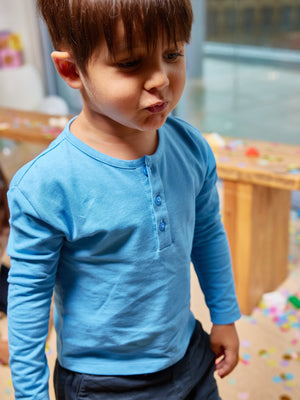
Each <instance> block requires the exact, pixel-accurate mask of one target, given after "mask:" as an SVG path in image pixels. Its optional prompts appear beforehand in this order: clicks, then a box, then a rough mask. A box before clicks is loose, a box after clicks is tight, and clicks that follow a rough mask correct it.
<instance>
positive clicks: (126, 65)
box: [117, 59, 141, 69]
mask: <svg viewBox="0 0 300 400" xmlns="http://www.w3.org/2000/svg"><path fill="white" fill-rule="evenodd" d="M140 63H141V62H140V60H138V59H137V60H128V61H124V62H118V63H117V66H118V67H119V68H121V69H134V68H137V67H138V66H139V65H140Z"/></svg>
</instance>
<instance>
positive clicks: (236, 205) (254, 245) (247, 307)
mask: <svg viewBox="0 0 300 400" xmlns="http://www.w3.org/2000/svg"><path fill="white" fill-rule="evenodd" d="M223 207H224V211H223V221H224V226H225V229H226V232H227V235H228V240H229V245H230V250H231V257H232V264H233V272H234V276H235V282H236V290H237V296H238V300H239V304H240V308H241V311H242V313H243V314H250V313H251V312H252V310H253V308H254V307H255V306H256V305H257V304H258V302H259V300H260V298H261V296H262V294H263V293H266V292H269V291H273V290H275V289H276V287H277V286H278V285H280V284H281V283H282V281H283V280H284V279H285V278H286V275H287V263H288V248H289V220H290V218H289V217H290V192H289V191H288V190H282V189H276V188H270V187H265V186H261V185H253V184H249V183H243V182H235V181H227V180H225V181H224V205H223Z"/></svg>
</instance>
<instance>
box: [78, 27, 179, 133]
mask: <svg viewBox="0 0 300 400" xmlns="http://www.w3.org/2000/svg"><path fill="white" fill-rule="evenodd" d="M123 37H124V32H123V29H122V25H121V24H120V25H119V27H118V31H117V37H116V43H117V46H116V57H115V59H114V58H113V57H112V55H111V54H110V53H109V51H108V48H107V46H106V44H103V45H102V46H101V47H100V49H99V51H97V52H96V53H95V56H94V57H93V59H92V60H91V61H90V62H89V63H88V65H87V74H86V75H83V74H80V79H81V82H82V86H81V93H82V96H83V103H84V111H85V112H86V113H88V115H89V118H90V119H91V118H92V119H93V121H94V122H95V123H96V124H97V127H98V128H99V129H102V130H105V129H106V130H108V131H110V132H112V130H114V131H116V132H118V133H119V134H120V133H123V132H124V133H126V132H127V131H131V132H132V131H148V132H149V131H154V130H157V129H158V128H160V127H161V126H162V125H163V124H164V122H165V121H166V118H167V116H168V114H169V113H170V112H171V111H172V110H173V109H174V108H175V106H176V105H177V103H178V102H179V100H180V97H181V95H182V92H183V89H184V85H185V75H186V68H185V42H178V43H177V45H176V46H175V45H174V44H173V43H172V44H168V41H167V40H165V41H163V40H162V39H161V40H159V41H158V43H157V47H156V48H155V50H153V51H152V52H151V54H149V52H148V51H147V48H146V47H145V45H144V44H143V43H142V42H140V41H139V40H136V43H135V44H134V46H133V47H134V48H133V54H130V53H129V51H128V49H127V48H126V46H125V43H124V40H123Z"/></svg>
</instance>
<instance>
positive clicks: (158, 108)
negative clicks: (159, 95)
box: [146, 101, 168, 114]
mask: <svg viewBox="0 0 300 400" xmlns="http://www.w3.org/2000/svg"><path fill="white" fill-rule="evenodd" d="M167 106H168V102H167V101H160V102H159V103H156V104H153V105H152V106H150V107H147V108H146V110H147V111H149V112H150V113H152V114H157V113H160V112H162V111H164V110H165V109H166V108H167Z"/></svg>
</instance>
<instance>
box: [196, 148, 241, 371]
mask: <svg viewBox="0 0 300 400" xmlns="http://www.w3.org/2000/svg"><path fill="white" fill-rule="evenodd" d="M207 151H208V153H207V170H206V175H205V179H204V184H203V186H202V188H201V191H200V193H199V195H198V196H197V200H196V224H195V233H194V242H193V249H192V262H193V265H194V268H195V271H196V273H197V276H198V280H199V283H200V286H201V289H202V291H203V293H204V296H205V301H206V304H207V306H208V308H209V311H210V315H211V320H212V322H213V327H212V331H211V347H212V350H213V351H214V353H215V354H216V356H217V357H220V356H222V355H223V359H222V360H221V361H220V362H219V363H218V364H217V367H216V368H217V370H218V373H219V375H220V376H225V375H227V374H228V373H229V372H230V371H231V370H232V369H233V368H234V367H235V365H236V363H237V361H238V347H239V341H238V336H237V333H236V329H235V326H234V322H235V321H236V320H237V319H239V318H240V311H239V307H238V303H237V298H236V294H235V286H234V280H233V273H232V267H231V258H230V251H229V245H228V240H227V236H226V233H225V230H224V227H223V224H222V222H221V216H220V210H219V197H218V192H217V188H216V181H217V174H216V165H215V160H214V157H213V154H212V151H211V150H210V148H208V150H207Z"/></svg>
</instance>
